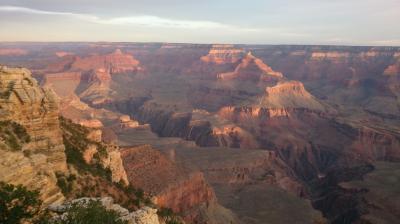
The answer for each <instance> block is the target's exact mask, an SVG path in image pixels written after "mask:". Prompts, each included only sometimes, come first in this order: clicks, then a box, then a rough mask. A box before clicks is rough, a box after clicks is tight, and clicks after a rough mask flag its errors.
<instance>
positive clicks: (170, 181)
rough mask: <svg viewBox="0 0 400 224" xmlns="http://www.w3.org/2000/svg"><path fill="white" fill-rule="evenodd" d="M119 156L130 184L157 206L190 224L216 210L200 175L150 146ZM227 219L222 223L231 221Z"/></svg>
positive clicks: (208, 188) (129, 149)
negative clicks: (212, 207)
mask: <svg viewBox="0 0 400 224" xmlns="http://www.w3.org/2000/svg"><path fill="white" fill-rule="evenodd" d="M121 153H122V158H123V161H124V166H125V169H126V170H127V174H128V180H129V182H130V184H132V185H133V186H136V187H140V188H143V189H146V190H148V191H149V192H150V193H151V194H152V195H153V196H154V198H153V201H154V202H155V203H156V204H157V205H158V206H160V207H168V208H171V209H173V211H174V212H177V213H180V214H182V216H183V218H184V219H185V220H186V221H189V222H195V221H196V220H197V221H198V219H201V218H204V215H200V214H201V212H206V211H207V208H208V207H209V206H217V207H218V206H219V205H218V204H217V202H216V198H215V195H214V192H213V190H212V188H211V187H210V186H209V185H208V183H207V182H206V181H205V179H204V176H203V174H202V173H200V172H190V171H189V170H187V169H184V168H183V167H178V166H177V164H175V163H174V162H172V161H170V160H169V159H168V158H167V157H166V156H165V155H163V154H161V153H160V152H158V151H157V150H155V149H152V148H151V147H150V146H149V145H144V146H138V147H130V148H124V149H123V150H122V152H121ZM226 218H227V219H228V220H224V221H225V222H228V223H229V221H234V219H233V218H232V217H226ZM214 222H215V220H214V221H211V222H210V223H214Z"/></svg>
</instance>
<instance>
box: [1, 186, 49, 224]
mask: <svg viewBox="0 0 400 224" xmlns="http://www.w3.org/2000/svg"><path fill="white" fill-rule="evenodd" d="M41 203H42V202H41V201H40V199H39V193H38V192H37V191H29V190H27V189H26V188H25V187H23V186H22V185H18V186H14V185H11V184H6V183H4V182H0V223H2V224H19V223H22V222H23V221H27V220H30V219H32V218H34V217H35V216H36V215H38V214H39V211H40V206H41Z"/></svg>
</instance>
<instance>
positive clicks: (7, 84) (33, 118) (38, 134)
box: [0, 67, 67, 204]
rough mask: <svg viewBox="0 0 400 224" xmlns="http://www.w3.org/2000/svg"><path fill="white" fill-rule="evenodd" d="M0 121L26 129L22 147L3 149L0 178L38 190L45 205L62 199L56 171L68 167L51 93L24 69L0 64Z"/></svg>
mask: <svg viewBox="0 0 400 224" xmlns="http://www.w3.org/2000/svg"><path fill="white" fill-rule="evenodd" d="M0 92H1V97H0V114H1V116H0V117H1V120H11V121H14V122H16V123H18V124H20V125H22V127H23V128H25V129H26V131H27V133H28V135H29V136H30V141H29V143H26V144H24V145H23V146H22V149H21V150H15V149H13V148H10V149H2V150H1V153H2V154H3V155H2V156H1V157H0V161H1V162H0V164H1V165H0V166H1V170H0V179H1V180H3V181H8V182H10V183H14V184H24V185H27V186H28V187H29V188H31V189H37V190H40V191H41V197H42V199H43V200H44V202H45V204H47V203H51V202H53V201H57V200H62V198H63V196H62V194H60V191H59V189H58V187H57V185H56V182H57V180H56V177H55V172H58V171H61V172H64V171H66V169H67V165H66V158H65V154H64V145H63V140H62V134H61V131H60V128H59V121H58V107H57V101H56V99H55V97H54V94H53V93H52V92H50V91H48V90H44V89H42V88H40V87H39V86H38V85H37V82H36V80H35V79H33V78H32V77H31V73H30V72H29V71H28V70H26V69H17V68H7V67H0Z"/></svg>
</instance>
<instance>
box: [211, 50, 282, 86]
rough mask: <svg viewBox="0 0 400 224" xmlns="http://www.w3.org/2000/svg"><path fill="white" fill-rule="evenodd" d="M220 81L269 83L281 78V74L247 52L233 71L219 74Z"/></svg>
mask: <svg viewBox="0 0 400 224" xmlns="http://www.w3.org/2000/svg"><path fill="white" fill-rule="evenodd" d="M218 78H219V79H221V80H231V79H239V80H250V81H269V80H278V79H281V78H283V75H282V73H280V72H276V71H274V70H272V68H271V67H269V66H268V65H266V64H265V63H264V62H263V61H262V60H261V59H259V58H256V57H254V56H253V55H252V54H251V52H249V53H248V54H247V55H246V56H245V57H243V59H242V60H241V62H240V64H239V65H238V66H237V67H236V68H235V71H233V72H228V73H221V74H219V75H218Z"/></svg>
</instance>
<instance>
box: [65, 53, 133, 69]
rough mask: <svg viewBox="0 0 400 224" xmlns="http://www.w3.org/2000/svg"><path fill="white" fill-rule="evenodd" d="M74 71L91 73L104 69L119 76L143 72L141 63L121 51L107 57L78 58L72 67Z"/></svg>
mask: <svg viewBox="0 0 400 224" xmlns="http://www.w3.org/2000/svg"><path fill="white" fill-rule="evenodd" d="M71 69H72V70H78V71H89V70H97V69H104V70H105V72H108V73H110V74H119V73H126V72H133V71H137V70H141V68H140V67H139V61H138V60H136V59H134V58H133V56H131V55H128V54H124V53H122V51H121V50H120V49H117V50H115V51H114V52H113V53H111V54H107V55H94V56H89V57H86V58H78V59H77V60H76V61H75V62H74V63H72V65H71Z"/></svg>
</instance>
